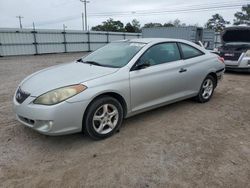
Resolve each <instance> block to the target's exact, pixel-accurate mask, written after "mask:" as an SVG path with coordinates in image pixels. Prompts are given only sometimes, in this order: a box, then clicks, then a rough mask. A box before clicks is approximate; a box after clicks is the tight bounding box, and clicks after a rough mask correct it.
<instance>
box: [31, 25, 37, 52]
mask: <svg viewBox="0 0 250 188" xmlns="http://www.w3.org/2000/svg"><path fill="white" fill-rule="evenodd" d="M31 33H33V37H34V42H33V45H34V46H35V55H38V48H37V45H38V43H37V39H36V33H37V31H36V30H35V29H34V30H33V31H31Z"/></svg>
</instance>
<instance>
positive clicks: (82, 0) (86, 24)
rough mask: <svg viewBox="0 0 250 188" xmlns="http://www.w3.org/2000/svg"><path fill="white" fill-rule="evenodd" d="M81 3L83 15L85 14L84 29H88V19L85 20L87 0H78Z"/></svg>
mask: <svg viewBox="0 0 250 188" xmlns="http://www.w3.org/2000/svg"><path fill="white" fill-rule="evenodd" d="M80 1H81V2H82V3H83V6H84V7H83V8H84V16H85V30H88V21H87V3H89V1H87V0H80Z"/></svg>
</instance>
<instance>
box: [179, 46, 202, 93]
mask: <svg viewBox="0 0 250 188" xmlns="http://www.w3.org/2000/svg"><path fill="white" fill-rule="evenodd" d="M178 45H179V47H180V50H181V53H182V58H183V61H182V62H181V64H182V66H181V67H182V70H184V71H185V72H183V75H182V76H183V77H182V83H180V86H181V87H182V88H183V90H185V91H184V92H185V95H193V94H196V93H197V92H198V91H199V89H200V86H201V83H202V81H203V79H204V78H205V76H206V75H205V74H206V70H205V67H206V66H205V61H206V58H204V55H205V54H204V53H203V52H202V51H200V50H199V49H197V48H195V47H194V46H191V45H188V44H184V43H178Z"/></svg>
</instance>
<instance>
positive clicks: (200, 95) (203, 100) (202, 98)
mask: <svg viewBox="0 0 250 188" xmlns="http://www.w3.org/2000/svg"><path fill="white" fill-rule="evenodd" d="M207 79H210V80H211V81H212V82H213V91H212V94H211V95H210V97H209V98H208V99H204V97H203V96H202V93H203V88H202V86H203V84H204V82H205V81H206V80H207ZM214 89H215V79H214V77H213V76H211V75H208V76H207V77H206V78H205V79H204V81H203V82H202V84H201V87H200V91H199V94H198V96H197V100H198V102H200V103H205V102H208V101H209V100H210V99H211V98H212V96H213V94H214Z"/></svg>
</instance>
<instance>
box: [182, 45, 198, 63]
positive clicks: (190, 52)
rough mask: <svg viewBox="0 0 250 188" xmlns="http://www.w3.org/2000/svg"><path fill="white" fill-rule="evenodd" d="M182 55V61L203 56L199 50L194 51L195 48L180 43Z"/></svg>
mask: <svg viewBox="0 0 250 188" xmlns="http://www.w3.org/2000/svg"><path fill="white" fill-rule="evenodd" d="M180 46H181V49H182V53H183V58H184V59H189V58H192V57H197V56H201V55H203V52H201V51H200V50H198V49H196V48H195V47H192V46H189V45H187V44H183V43H180Z"/></svg>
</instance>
